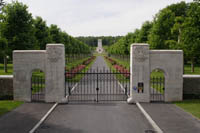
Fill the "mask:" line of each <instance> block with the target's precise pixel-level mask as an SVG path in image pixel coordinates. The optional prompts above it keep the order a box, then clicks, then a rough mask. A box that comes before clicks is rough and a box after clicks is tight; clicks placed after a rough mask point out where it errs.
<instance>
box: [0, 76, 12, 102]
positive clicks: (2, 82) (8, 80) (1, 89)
mask: <svg viewBox="0 0 200 133" xmlns="http://www.w3.org/2000/svg"><path fill="white" fill-rule="evenodd" d="M2 99H13V76H12V75H0V100H2Z"/></svg>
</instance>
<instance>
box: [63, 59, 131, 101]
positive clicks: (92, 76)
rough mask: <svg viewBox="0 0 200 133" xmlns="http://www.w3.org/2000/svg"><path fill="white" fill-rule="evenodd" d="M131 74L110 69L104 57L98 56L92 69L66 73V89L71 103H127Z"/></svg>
mask: <svg viewBox="0 0 200 133" xmlns="http://www.w3.org/2000/svg"><path fill="white" fill-rule="evenodd" d="M129 77H130V73H129V72H119V71H116V70H113V69H112V68H109V67H108V66H107V64H106V62H105V60H104V57H102V56H97V57H96V60H95V61H94V63H93V64H92V66H91V67H90V69H88V70H85V71H80V72H73V71H66V72H65V89H66V95H67V96H68V100H69V102H108V101H126V100H127V98H128V95H129V89H128V88H130V78H129Z"/></svg>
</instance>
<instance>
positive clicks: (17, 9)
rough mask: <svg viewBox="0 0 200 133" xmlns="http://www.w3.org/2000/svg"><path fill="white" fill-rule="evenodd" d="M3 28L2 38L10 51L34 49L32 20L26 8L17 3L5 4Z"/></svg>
mask: <svg viewBox="0 0 200 133" xmlns="http://www.w3.org/2000/svg"><path fill="white" fill-rule="evenodd" d="M2 13H3V20H2V22H3V23H4V28H3V29H2V36H3V37H5V38H6V39H7V41H8V47H9V48H10V49H11V51H10V53H9V55H10V56H11V55H12V50H27V49H33V48H34V47H35V45H34V44H35V36H34V28H33V19H32V15H31V13H29V12H28V7H27V6H26V5H23V4H22V3H19V2H12V3H11V4H7V5H6V6H5V7H4V8H3V10H2Z"/></svg>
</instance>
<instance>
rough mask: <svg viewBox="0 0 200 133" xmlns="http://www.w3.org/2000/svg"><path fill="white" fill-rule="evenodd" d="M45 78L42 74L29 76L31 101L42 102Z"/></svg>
mask: <svg viewBox="0 0 200 133" xmlns="http://www.w3.org/2000/svg"><path fill="white" fill-rule="evenodd" d="M44 88H45V78H44V76H36V75H33V76H32V78H31V101H33V102H44V100H45V99H44V94H45V89H44Z"/></svg>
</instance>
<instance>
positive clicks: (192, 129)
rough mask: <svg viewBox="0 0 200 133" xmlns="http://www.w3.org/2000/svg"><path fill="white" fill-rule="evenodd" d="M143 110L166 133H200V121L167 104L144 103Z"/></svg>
mask: <svg viewBox="0 0 200 133" xmlns="http://www.w3.org/2000/svg"><path fill="white" fill-rule="evenodd" d="M141 105H142V106H143V108H144V109H145V110H146V111H147V112H148V113H149V115H150V116H151V117H152V119H153V120H154V121H155V122H156V123H157V124H158V126H159V127H160V128H161V129H162V130H163V131H164V132H165V133H200V120H198V119H196V118H194V117H193V116H191V115H190V114H189V113H186V112H185V111H183V110H182V109H180V108H179V107H177V106H175V105H173V104H167V103H142V104H141Z"/></svg>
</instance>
